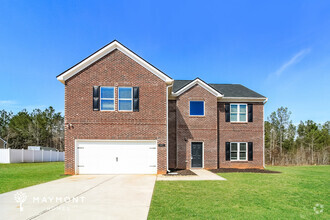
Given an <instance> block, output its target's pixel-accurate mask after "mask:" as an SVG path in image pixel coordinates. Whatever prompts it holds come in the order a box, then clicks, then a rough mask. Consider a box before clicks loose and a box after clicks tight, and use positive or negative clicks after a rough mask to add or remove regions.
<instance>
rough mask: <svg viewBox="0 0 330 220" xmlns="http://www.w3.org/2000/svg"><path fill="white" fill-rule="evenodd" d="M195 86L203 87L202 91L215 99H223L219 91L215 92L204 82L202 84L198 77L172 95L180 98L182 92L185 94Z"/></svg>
mask: <svg viewBox="0 0 330 220" xmlns="http://www.w3.org/2000/svg"><path fill="white" fill-rule="evenodd" d="M188 81H189V80H188ZM195 85H199V86H201V87H203V88H204V89H206V90H207V91H209V92H210V93H211V94H213V95H215V96H216V97H223V94H222V93H220V92H219V91H217V90H216V89H214V88H213V87H212V86H210V85H209V84H207V83H206V82H204V81H203V80H202V79H200V78H198V77H197V78H196V79H194V80H191V81H190V82H189V83H187V84H186V85H185V86H183V87H182V88H180V89H179V90H178V91H176V92H173V93H172V95H173V96H180V95H181V94H183V93H184V92H186V91H187V90H189V89H190V88H192V87H193V86H195Z"/></svg>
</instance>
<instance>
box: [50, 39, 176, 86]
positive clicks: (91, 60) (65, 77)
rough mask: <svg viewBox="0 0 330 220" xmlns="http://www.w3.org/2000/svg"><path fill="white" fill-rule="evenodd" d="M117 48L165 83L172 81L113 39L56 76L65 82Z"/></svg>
mask: <svg viewBox="0 0 330 220" xmlns="http://www.w3.org/2000/svg"><path fill="white" fill-rule="evenodd" d="M115 49H117V50H119V51H121V52H122V53H124V54H125V55H126V56H128V57H130V58H131V59H133V60H134V61H135V62H137V63H139V64H140V65H141V66H143V67H144V68H146V69H147V70H149V71H150V72H151V73H153V74H155V75H156V76H157V77H159V78H160V79H162V80H163V81H165V82H166V83H172V82H173V79H172V78H171V77H169V76H167V75H166V74H165V73H163V72H162V71H160V70H159V69H157V68H156V67H154V66H153V65H151V64H150V63H148V62H147V61H146V60H144V59H143V58H141V57H140V56H138V55H137V54H135V53H134V52H133V51H131V50H130V49H128V48H127V47H125V46H124V45H122V44H121V43H119V42H118V41H116V40H114V41H112V42H111V43H109V44H108V45H106V46H104V47H103V48H101V49H99V50H98V51H96V52H95V53H93V54H92V55H90V56H89V57H87V58H85V59H84V60H82V61H81V62H79V63H77V64H76V65H74V66H73V67H71V68H69V69H68V70H66V71H64V72H63V73H61V74H60V75H58V76H57V77H56V78H57V80H59V81H60V82H62V83H65V81H66V80H68V79H70V78H71V77H72V76H74V75H76V74H77V73H79V72H80V71H81V70H83V69H85V68H86V67H88V66H90V65H91V64H93V63H95V62H96V61H98V60H99V59H101V58H102V57H104V56H105V55H107V54H109V53H110V52H112V51H113V50H115Z"/></svg>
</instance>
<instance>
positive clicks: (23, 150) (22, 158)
mask: <svg viewBox="0 0 330 220" xmlns="http://www.w3.org/2000/svg"><path fill="white" fill-rule="evenodd" d="M23 162H24V148H22V163H23Z"/></svg>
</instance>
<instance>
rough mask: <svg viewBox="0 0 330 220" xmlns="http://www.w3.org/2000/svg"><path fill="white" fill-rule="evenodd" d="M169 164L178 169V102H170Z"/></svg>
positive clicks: (170, 166)
mask: <svg viewBox="0 0 330 220" xmlns="http://www.w3.org/2000/svg"><path fill="white" fill-rule="evenodd" d="M168 144H169V146H168V147H169V149H168V158H169V159H168V164H169V168H176V101H175V100H172V101H169V102H168Z"/></svg>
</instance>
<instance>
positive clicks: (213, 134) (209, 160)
mask: <svg viewBox="0 0 330 220" xmlns="http://www.w3.org/2000/svg"><path fill="white" fill-rule="evenodd" d="M189 101H204V102H205V116H189ZM176 106H177V109H176V131H177V133H176V134H177V136H176V140H177V142H176V144H177V155H178V160H177V163H178V164H177V168H180V169H190V168H191V142H203V144H204V168H208V169H212V168H213V169H215V168H217V97H215V96H214V95H212V94H211V93H209V92H208V91H207V90H205V89H204V88H202V87H201V86H199V85H196V86H194V87H193V88H191V89H189V90H188V91H186V92H185V93H183V94H182V95H181V96H179V97H178V98H177V100H176Z"/></svg>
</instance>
